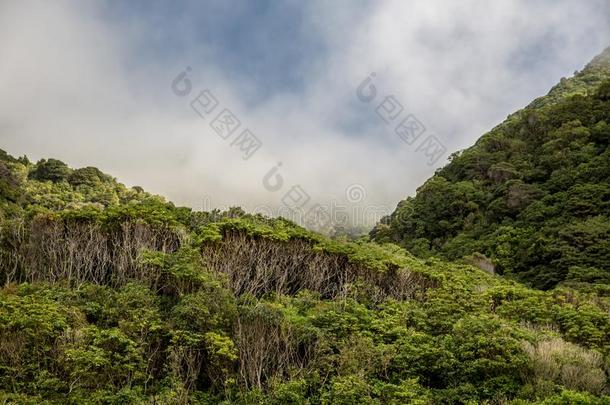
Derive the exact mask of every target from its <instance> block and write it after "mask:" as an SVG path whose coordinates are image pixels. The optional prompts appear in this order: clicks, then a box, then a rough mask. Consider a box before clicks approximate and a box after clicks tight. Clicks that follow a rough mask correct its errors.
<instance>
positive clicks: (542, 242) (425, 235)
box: [371, 48, 610, 289]
mask: <svg viewBox="0 0 610 405" xmlns="http://www.w3.org/2000/svg"><path fill="white" fill-rule="evenodd" d="M609 89H610V48H609V49H608V50H606V51H605V52H604V53H603V54H602V55H600V56H598V57H597V58H596V59H594V61H593V62H591V63H590V64H589V65H588V66H587V67H586V68H585V69H584V70H583V71H582V72H579V73H577V74H576V75H575V76H574V77H573V78H571V79H562V81H561V83H560V84H558V85H557V86H556V87H555V88H553V89H552V90H551V92H550V93H549V94H548V95H547V96H545V97H542V98H540V99H538V100H536V101H534V102H533V103H532V104H531V105H529V106H528V107H527V108H525V109H523V110H521V111H519V112H517V113H515V114H513V115H511V116H509V117H508V119H507V120H506V121H505V122H504V123H502V124H501V125H499V126H498V127H496V128H494V129H493V130H492V131H491V132H489V133H488V134H486V135H485V136H483V137H482V138H481V139H480V140H479V141H478V142H477V143H476V144H475V145H474V146H473V147H471V148H469V149H466V150H464V151H462V152H458V153H455V154H453V155H452V157H451V162H450V163H449V164H447V165H446V166H445V167H443V168H442V169H440V170H438V171H437V173H436V175H435V176H433V177H432V178H431V179H429V180H428V181H427V182H426V183H425V184H424V185H423V186H421V187H420V188H419V189H418V190H417V195H416V196H415V197H409V198H407V199H406V200H404V201H402V202H401V203H400V204H399V205H398V207H397V209H396V211H395V212H394V213H393V214H392V215H391V216H389V217H387V218H385V219H384V220H383V221H382V223H381V224H379V225H378V226H377V227H376V228H375V229H374V230H373V232H372V233H371V235H372V237H373V238H375V239H376V240H377V241H379V242H394V243H398V244H400V245H401V246H404V247H406V248H407V249H408V250H410V251H411V252H413V253H414V254H416V255H418V256H421V257H428V256H432V255H441V256H443V257H445V258H447V259H451V260H455V259H460V258H463V257H467V256H472V255H473V254H480V255H482V256H485V257H487V258H489V259H491V261H492V262H493V265H494V267H495V270H496V271H497V272H499V273H503V274H505V275H510V276H513V277H515V278H517V279H518V280H520V281H523V282H526V283H528V284H530V285H532V286H534V287H536V288H541V289H550V288H552V287H554V286H556V285H557V284H558V283H562V282H563V283H565V282H568V283H571V284H574V283H591V282H597V281H601V280H605V282H606V283H607V280H608V277H610V267H609V266H610V244H609V241H610V149H609V148H608V145H609V143H610V97H609V96H608V94H609Z"/></svg>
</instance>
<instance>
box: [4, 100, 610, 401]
mask: <svg viewBox="0 0 610 405" xmlns="http://www.w3.org/2000/svg"><path fill="white" fill-rule="evenodd" d="M581 100H588V99H586V98H583V99H581ZM594 100H597V99H595V98H592V99H591V101H590V102H591V103H596V102H597V101H594ZM582 102H584V101H582ZM600 102H601V101H600ZM483 143H484V142H483ZM464 156H467V154H466V153H465V154H464ZM446 170H447V173H454V172H455V169H451V170H449V169H446ZM452 170H453V172H452ZM455 173H457V172H455ZM454 176H458V175H457V174H454ZM446 182H447V183H449V181H448V180H446ZM440 203H442V202H439V204H440ZM0 285H2V286H3V287H2V289H1V290H0V402H2V403H18V404H44V403H49V404H51V403H53V404H56V403H78V404H81V403H91V404H98V403H99V404H119V403H121V404H125V403H133V404H142V403H159V404H183V403H202V404H206V403H209V404H212V403H226V404H229V403H231V404H278V405H279V404H437V403H456V404H458V403H484V402H485V401H487V402H486V403H514V404H526V403H545V404H568V403H569V404H572V403H582V404H585V403H587V404H589V403H590V404H602V403H608V401H610V398H608V397H607V396H604V395H606V394H608V393H610V386H609V383H608V372H609V368H610V367H609V364H610V297H609V292H610V286H608V285H604V284H602V283H596V284H591V285H590V286H589V287H588V288H581V289H578V290H577V289H573V288H570V287H568V286H563V287H561V288H557V289H555V290H553V291H550V292H544V291H539V290H534V289H529V288H527V287H525V286H523V285H521V284H519V283H516V282H514V281H510V280H506V279H503V278H501V277H498V276H493V275H490V274H488V273H486V272H484V271H481V270H479V269H477V268H474V267H471V266H469V265H465V264H455V263H448V262H445V261H442V260H439V259H434V258H430V259H419V258H416V257H414V256H412V255H411V254H409V253H407V252H406V251H405V250H404V249H402V248H400V247H398V246H396V245H393V244H383V245H381V244H378V243H369V242H347V241H339V240H331V239H328V238H325V237H323V236H321V235H318V234H315V233H311V232H308V231H306V230H305V229H303V228H300V227H298V226H296V225H295V224H293V223H290V222H288V221H286V220H283V219H267V218H263V217H261V216H252V215H247V214H245V213H243V211H241V210H240V209H237V208H235V209H231V210H229V211H228V212H222V213H221V212H194V211H192V210H190V209H187V208H180V207H175V206H174V205H173V204H171V203H168V202H166V201H165V200H164V199H163V198H161V197H158V196H152V195H150V194H148V193H146V192H144V191H143V190H142V189H140V188H137V187H135V188H131V189H129V188H127V187H125V186H123V185H122V184H120V183H117V182H116V180H115V179H113V178H112V177H110V176H108V175H106V174H104V173H102V172H100V171H99V170H98V169H95V168H84V169H77V170H73V169H70V168H69V167H67V166H66V165H65V164H64V163H62V162H60V161H57V160H53V159H49V160H42V161H40V162H38V163H37V164H32V163H31V162H29V161H28V159H27V158H25V157H23V158H20V159H15V158H13V157H11V156H10V155H8V154H6V153H4V152H0Z"/></svg>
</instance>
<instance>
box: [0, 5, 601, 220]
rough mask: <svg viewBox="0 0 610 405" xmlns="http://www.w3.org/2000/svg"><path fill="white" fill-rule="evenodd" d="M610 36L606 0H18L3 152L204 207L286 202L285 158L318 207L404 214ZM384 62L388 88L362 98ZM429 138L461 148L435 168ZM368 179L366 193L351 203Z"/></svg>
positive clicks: (3, 88) (4, 79)
mask: <svg viewBox="0 0 610 405" xmlns="http://www.w3.org/2000/svg"><path fill="white" fill-rule="evenodd" d="M608 45H610V3H609V2H608V1H602V0H585V1H580V2H574V1H568V0H534V1H526V0H513V1H508V0H500V1H497V2H487V1H483V0H466V1H464V2H459V3H458V2H453V3H447V2H443V1H440V0H439V1H429V0H413V1H409V2H406V1H401V0H379V1H367V0H353V1H349V0H336V1H324V0H310V1H306V2H304V1H292V0H286V1H279V0H277V1H271V0H264V1H263V0H258V1H252V0H224V1H222V0H209V1H175V2H166V1H144V0H136V1H130V2H123V1H118V0H112V1H100V2H95V3H93V2H91V3H85V2H78V1H70V0H59V1H54V2H46V1H29V0H26V1H17V0H8V1H4V2H2V3H1V4H0V47H1V48H0V49H2V50H3V57H2V58H1V59H0V94H2V96H1V97H2V98H0V102H2V105H0V148H4V149H7V150H8V151H9V152H11V153H13V154H16V155H22V154H27V155H28V156H30V157H31V158H32V159H38V158H42V157H57V158H60V159H63V160H65V161H66V162H68V163H69V164H70V165H72V166H77V167H78V166H84V165H95V166H98V167H100V168H101V169H103V170H104V171H106V172H108V173H111V174H113V175H114V176H116V177H117V178H118V179H119V180H121V181H123V182H125V183H126V184H128V185H136V184H137V185H141V186H144V187H145V188H147V189H149V190H151V191H152V192H155V193H159V194H163V195H166V196H167V197H168V198H170V199H171V200H174V201H176V202H177V203H179V204H184V205H189V206H192V207H195V208H201V207H202V206H205V207H206V208H209V207H215V206H218V207H227V206H231V205H241V206H244V207H245V208H247V209H249V210H257V209H259V208H260V210H261V211H264V212H270V211H271V212H273V211H274V210H276V209H278V208H280V207H282V204H283V203H282V197H283V196H284V195H285V190H282V191H279V192H270V191H269V190H267V189H266V188H265V187H264V185H263V184H262V178H263V177H264V176H265V174H266V173H268V172H269V170H270V169H271V168H272V167H274V165H275V164H276V163H278V162H282V166H281V175H282V176H283V178H284V179H285V181H286V186H285V189H286V190H288V189H289V187H290V186H293V185H300V186H301V187H302V188H303V189H304V190H306V191H307V194H308V195H309V196H310V200H311V202H312V203H313V202H319V203H321V204H323V205H330V204H331V203H333V204H335V205H343V206H347V207H349V208H354V207H353V206H355V205H358V206H360V207H366V206H373V207H378V208H379V211H383V210H385V211H388V212H389V211H391V210H392V209H393V208H394V207H395V205H396V203H397V202H398V201H399V200H401V199H403V198H405V197H406V196H408V195H412V194H413V193H414V192H415V189H416V187H417V186H418V185H420V184H421V183H422V182H423V181H425V180H426V178H428V177H429V176H430V175H431V174H432V173H433V172H434V170H435V169H436V168H438V167H440V166H441V165H443V164H444V163H445V162H446V159H445V158H446V156H448V155H449V153H451V152H454V151H456V150H459V149H462V148H465V147H468V146H470V145H472V144H473V143H474V142H475V141H476V139H478V137H480V136H481V135H482V134H483V133H485V132H486V131H487V130H489V129H491V128H492V127H493V126H495V125H497V124H498V123H499V122H501V121H502V120H503V119H504V118H505V117H506V116H507V115H508V114H510V113H512V112H513V111H515V110H516V109H518V108H521V107H523V106H525V105H527V104H528V103H529V102H530V101H531V100H532V99H533V98H535V97H538V96H541V95H543V94H545V93H546V92H547V91H548V90H549V89H550V88H551V87H552V86H553V85H554V84H555V83H556V82H557V81H559V79H560V78H561V77H567V76H570V75H571V74H572V73H573V72H574V71H575V70H578V69H581V68H582V67H583V66H584V64H586V63H587V62H588V61H589V60H590V59H591V58H592V57H593V56H594V55H596V54H597V53H599V52H601V51H602V50H603V49H604V48H605V47H606V46H608ZM186 66H190V67H191V71H190V72H189V76H188V77H189V80H191V82H192V84H193V88H194V90H193V93H192V94H191V95H189V96H188V97H186V98H180V97H177V96H175V95H174V94H173V93H172V91H171V88H170V85H171V83H172V80H173V79H174V78H175V77H176V76H177V75H178V74H179V73H180V72H181V71H183V69H185V68H186ZM371 72H375V73H376V76H375V78H374V82H373V84H374V86H375V88H376V89H377V91H378V96H377V98H376V99H375V100H374V102H371V103H363V102H362V101H360V100H359V99H358V97H357V95H356V89H357V88H358V86H359V85H360V83H361V82H362V81H363V80H364V79H365V78H367V77H368V76H369V74H371ZM203 89H208V90H210V91H211V92H212V93H213V94H214V95H215V97H216V98H217V99H218V100H219V101H220V105H221V106H222V107H223V108H229V109H230V110H231V111H233V112H234V113H235V115H236V116H237V117H238V118H239V120H240V121H241V123H242V129H243V128H248V129H249V130H251V131H252V133H254V134H256V136H257V137H258V138H259V139H260V140H261V142H262V144H263V146H262V147H261V148H260V150H258V151H257V152H256V154H255V155H253V156H252V157H251V158H250V159H248V160H244V159H243V157H242V156H241V155H240V154H239V153H235V152H236V151H235V146H234V145H233V146H231V141H224V140H223V139H221V138H220V137H219V136H218V135H217V134H215V133H214V132H213V131H212V130H211V129H210V128H211V127H210V125H209V124H210V122H209V120H208V121H204V120H202V119H201V118H200V117H199V116H197V115H196V114H194V112H193V110H191V108H190V107H189V101H190V99H192V97H194V96H195V94H197V92H199V91H200V90H203ZM386 96H393V97H394V100H396V101H397V102H399V103H400V104H401V106H402V110H403V111H402V113H401V114H402V115H400V116H399V118H397V120H402V119H403V118H404V117H406V116H408V115H413V116H415V117H416V118H417V119H418V120H419V121H420V122H421V123H422V124H423V125H424V126H425V127H426V132H425V135H424V136H423V138H421V139H420V140H419V141H417V142H416V143H413V144H412V145H409V144H407V143H405V142H404V140H402V139H400V138H399V137H398V136H397V134H396V133H395V132H394V129H395V127H396V122H393V123H392V124H391V125H390V124H385V123H384V122H383V121H382V120H381V119H380V118H379V117H378V115H377V114H376V112H375V111H376V108H378V106H379V104H380V102H381V101H382V100H383V99H384V98H385V97H386ZM219 108H220V107H219ZM429 135H433V136H434V137H435V139H437V140H438V141H439V142H440V143H441V144H442V146H443V147H444V148H445V149H446V154H445V155H444V156H442V158H441V159H439V160H437V161H435V162H433V163H432V164H429V161H428V160H429V159H428V158H427V157H426V156H425V154H423V153H422V152H421V151H419V152H418V151H417V148H418V144H419V143H420V141H421V140H422V139H424V138H426V137H428V136H429ZM426 139H427V138H426ZM354 184H355V185H357V186H358V187H360V188H361V189H362V190H365V191H366V193H365V194H366V198H363V199H362V200H361V201H357V202H354V201H350V199H349V197H348V193H347V190H348V189H349V188H350V186H352V185H354ZM310 204H311V203H310ZM361 222H366V223H367V224H370V222H371V220H363V221H361Z"/></svg>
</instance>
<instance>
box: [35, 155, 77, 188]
mask: <svg viewBox="0 0 610 405" xmlns="http://www.w3.org/2000/svg"><path fill="white" fill-rule="evenodd" d="M71 172H72V171H71V170H70V168H69V167H68V165H66V164H65V163H64V162H62V161H61V160H57V159H48V160H46V159H42V160H39V161H38V163H36V166H35V168H34V170H32V171H31V172H30V178H32V179H35V180H38V181H52V182H53V183H59V182H62V181H66V180H68V176H70V174H71Z"/></svg>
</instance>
